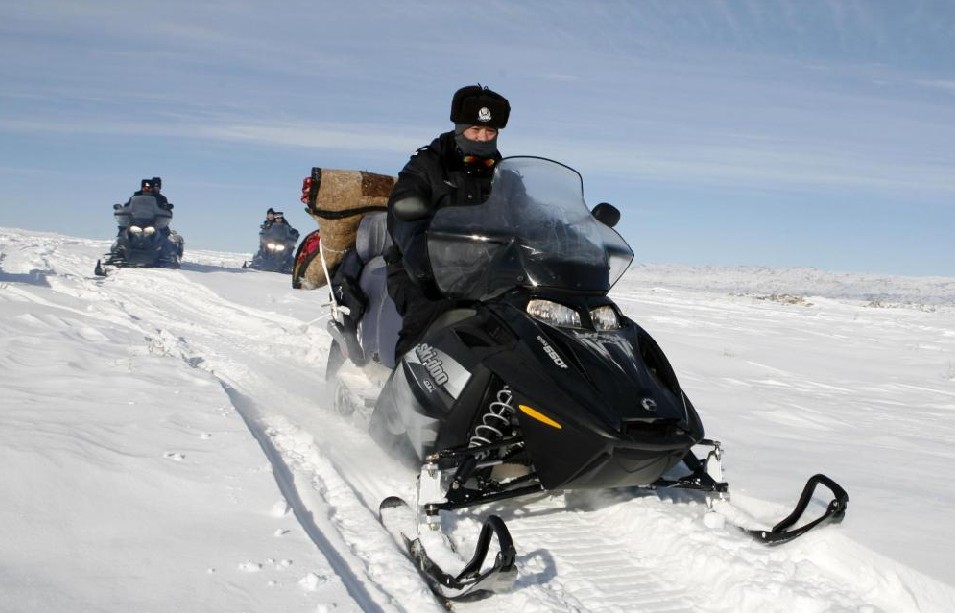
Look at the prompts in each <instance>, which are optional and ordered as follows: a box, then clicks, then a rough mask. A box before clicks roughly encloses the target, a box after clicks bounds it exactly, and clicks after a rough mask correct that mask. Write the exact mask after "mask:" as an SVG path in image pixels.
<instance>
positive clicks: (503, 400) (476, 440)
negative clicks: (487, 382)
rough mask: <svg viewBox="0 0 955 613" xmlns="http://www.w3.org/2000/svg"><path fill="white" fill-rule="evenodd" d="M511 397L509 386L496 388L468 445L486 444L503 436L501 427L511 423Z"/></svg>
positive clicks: (512, 409) (512, 410)
mask: <svg viewBox="0 0 955 613" xmlns="http://www.w3.org/2000/svg"><path fill="white" fill-rule="evenodd" d="M513 398H514V396H513V394H512V393H511V388H509V387H507V386H506V385H505V386H504V387H502V388H501V389H499V390H498V392H497V398H496V399H495V400H493V401H492V402H491V404H489V405H488V407H487V411H485V412H484V415H482V416H481V423H479V424H478V425H477V426H475V428H474V433H473V434H471V438H470V439H469V440H468V447H478V446H480V445H487V444H490V443H492V442H494V441H495V440H497V439H501V438H504V432H503V429H504V428H506V427H508V426H509V425H510V424H511V414H512V413H513V412H514V408H513V407H512V406H511V401H512V400H513Z"/></svg>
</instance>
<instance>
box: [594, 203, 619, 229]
mask: <svg viewBox="0 0 955 613" xmlns="http://www.w3.org/2000/svg"><path fill="white" fill-rule="evenodd" d="M590 214H591V215H593V217H594V219H596V220H597V221H599V222H600V223H602V224H604V225H605V226H609V227H611V228H612V227H614V226H615V225H617V222H618V221H620V210H619V209H618V208H617V207H615V206H614V205H612V204H610V203H609V202H601V203H600V204H598V205H597V206H595V207H594V208H593V210H591V211H590Z"/></svg>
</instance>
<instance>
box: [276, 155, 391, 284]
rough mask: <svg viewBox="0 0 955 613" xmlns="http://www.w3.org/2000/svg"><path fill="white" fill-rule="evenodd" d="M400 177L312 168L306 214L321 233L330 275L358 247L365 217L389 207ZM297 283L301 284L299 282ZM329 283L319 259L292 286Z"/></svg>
mask: <svg viewBox="0 0 955 613" xmlns="http://www.w3.org/2000/svg"><path fill="white" fill-rule="evenodd" d="M396 179H397V177H393V176H391V175H383V174H378V173H374V172H365V171H363V170H335V169H331V168H319V167H314V168H312V174H311V177H310V178H308V179H306V180H305V184H304V185H303V186H302V200H303V201H304V202H305V204H306V205H308V208H307V209H305V211H306V212H307V213H308V214H309V215H310V216H311V217H312V219H314V220H315V222H316V223H317V224H318V227H319V230H320V232H321V243H320V249H321V253H322V257H324V258H325V264H326V265H327V266H328V270H329V273H332V274H333V273H334V272H335V269H336V268H337V267H338V264H339V263H341V260H342V257H343V256H344V254H345V250H346V249H348V248H349V247H350V246H352V245H354V244H355V235H356V234H357V232H358V224H360V223H361V219H362V217H364V216H365V215H366V214H367V213H371V212H372V211H384V210H387V208H388V196H390V195H391V188H392V187H394V185H395V180H396ZM296 280H298V283H296ZM325 284H326V280H325V272H324V271H323V270H322V263H321V259H320V258H314V259H313V260H311V261H310V262H308V264H307V266H306V267H305V269H304V270H301V271H300V272H298V273H297V274H295V275H293V286H294V285H300V286H301V287H302V288H304V289H317V288H319V287H322V286H324V285H325Z"/></svg>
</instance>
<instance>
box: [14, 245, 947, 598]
mask: <svg viewBox="0 0 955 613" xmlns="http://www.w3.org/2000/svg"><path fill="white" fill-rule="evenodd" d="M107 247H108V241H93V240H86V239H77V238H71V237H67V236H62V235H56V234H46V233H39V232H33V231H26V230H19V229H12V228H0V361H2V362H0V389H2V392H3V393H2V395H0V466H2V470H0V491H2V492H3V502H2V503H0V543H2V548H0V611H4V612H6V611H11V612H12V611H16V612H27V611H30V612H32V611H43V612H59V611H63V612H66V611H70V612H74V611H97V612H124V613H125V612H129V611H190V612H206V611H208V612H220V611H270V612H274V611H307V612H330V611H336V612H338V611H375V612H379V611H381V612H384V611H415V612H418V611H443V610H445V609H444V606H443V604H442V603H440V602H438V601H437V600H436V599H435V598H434V597H433V596H432V595H431V593H430V591H429V590H427V588H426V587H425V586H424V584H423V582H422V581H421V580H420V578H419V577H418V575H417V573H416V571H415V569H414V568H413V566H412V565H411V564H410V563H409V562H408V561H407V559H406V558H405V557H404V556H403V555H402V554H401V553H400V552H399V550H398V549H397V548H396V547H395V545H394V543H393V541H392V540H391V538H390V537H389V535H388V534H387V533H386V532H385V531H384V530H383V529H382V528H381V527H380V524H379V523H378V521H377V520H376V511H377V505H378V502H379V501H380V500H381V499H382V498H384V497H385V496H387V495H389V494H398V495H402V496H406V497H410V496H411V495H412V491H413V489H412V488H413V481H414V477H415V475H414V474H413V473H412V472H409V471H408V470H407V469H406V468H402V467H400V466H398V465H396V464H395V463H394V462H392V461H390V460H389V459H388V458H387V456H385V455H384V454H383V452H381V451H380V450H379V449H378V448H377V447H376V446H375V445H374V444H373V443H372V442H371V441H370V440H369V438H368V437H367V435H366V434H365V433H364V432H363V431H361V430H360V429H359V428H357V427H356V426H355V425H354V424H353V423H350V422H347V421H345V420H343V419H342V418H340V417H339V416H337V415H336V414H335V413H334V412H333V411H332V410H331V387H330V386H329V385H326V383H325V382H324V381H323V371H324V364H325V361H326V357H327V353H328V348H329V337H328V336H327V334H326V333H325V332H324V326H325V322H326V318H327V313H326V312H325V311H324V310H323V308H322V306H321V304H322V302H323V301H324V293H323V292H321V291H318V292H307V291H296V290H292V289H291V286H290V282H289V277H288V276H285V275H279V274H275V273H267V272H261V271H253V270H246V269H242V268H241V264H242V262H243V261H244V260H245V259H247V258H248V257H249V254H235V253H217V252H210V251H190V250H189V246H188V242H187V244H186V257H185V262H184V264H183V267H182V269H181V270H122V271H118V272H116V273H115V274H112V275H110V276H109V277H107V278H105V279H100V278H97V277H94V276H93V275H92V270H93V266H94V263H95V261H96V259H97V257H99V256H100V255H101V254H102V253H103V252H104V251H105V250H106V248H107ZM953 287H955V279H944V278H931V279H929V278H926V279H919V278H899V277H885V276H879V277H867V276H864V275H851V274H842V273H832V272H826V271H819V270H797V271H787V270H774V269H721V268H701V267H697V268H687V267H671V266H635V267H634V268H633V269H632V270H631V271H630V272H628V273H627V275H626V276H625V277H624V278H623V280H622V281H621V283H620V284H618V286H617V287H616V288H615V290H614V292H613V296H614V297H615V299H616V300H617V301H618V303H619V304H620V305H621V307H622V309H623V310H624V311H625V312H626V313H628V314H629V315H630V316H632V317H633V318H634V319H636V320H637V321H638V322H640V323H641V324H643V325H644V326H645V327H646V328H647V329H648V330H649V331H650V332H651V334H653V335H654V336H655V337H656V338H657V340H658V341H659V342H660V344H661V346H662V347H663V349H664V350H665V351H666V352H667V354H668V355H669V357H670V360H671V361H672V362H673V364H674V367H675V368H676V370H677V373H678V375H679V376H680V378H681V381H682V383H683V384H684V386H685V387H686V388H687V390H688V392H689V394H690V396H691V398H693V400H694V403H695V404H696V405H697V407H698V408H699V409H700V411H701V414H702V417H703V419H704V423H705V424H706V427H707V434H708V435H709V436H711V437H712V438H716V439H719V440H721V441H722V442H723V445H724V447H725V449H726V458H725V463H724V465H725V468H726V472H727V479H728V480H729V482H730V484H731V491H732V505H733V508H734V509H736V510H737V511H738V512H739V513H740V514H742V515H745V516H749V517H750V518H752V519H753V521H756V522H758V523H759V524H761V525H765V526H769V525H772V524H773V523H775V521H777V520H778V519H780V518H782V517H783V516H784V515H785V514H786V513H787V512H788V511H789V509H790V508H791V507H792V505H793V504H794V503H795V500H796V498H797V496H798V493H799V489H800V488H801V486H802V484H803V483H804V482H805V480H806V479H807V478H808V477H809V476H811V475H812V474H815V473H817V472H823V473H826V474H827V475H829V476H830V477H832V478H833V479H835V480H836V481H838V482H840V483H841V484H842V485H843V486H845V488H846V489H847V490H848V491H849V494H850V497H851V500H850V503H849V510H848V513H847V517H846V520H845V521H844V522H843V523H841V524H838V525H832V526H827V527H825V528H823V529H821V530H819V531H817V532H815V533H811V534H809V535H806V536H804V537H803V538H801V539H798V540H796V541H794V542H792V543H789V544H785V545H782V546H778V547H766V546H763V545H759V544H757V543H755V542H753V541H751V540H750V539H749V538H747V537H746V536H745V535H743V534H742V533H741V532H739V531H737V530H735V529H733V528H731V527H728V526H723V525H721V522H719V521H716V522H714V521H710V520H711V519H712V516H707V515H706V506H705V505H704V504H703V503H702V502H701V501H700V500H699V499H697V498H694V497H692V496H688V495H678V494H659V495H657V494H647V493H638V492H632V491H615V492H609V491H607V492H584V493H581V492H571V493H566V494H553V495H548V496H544V497H540V498H538V499H534V500H531V501H526V503H525V504H518V503H516V502H515V501H511V502H508V503H506V504H500V505H497V506H495V507H494V508H493V512H495V513H498V514H499V515H501V516H502V517H503V518H504V519H505V520H506V521H507V522H508V524H509V526H510V527H511V529H512V532H513V534H514V538H515V542H516V544H517V548H518V564H519V569H520V575H519V578H518V580H517V583H516V586H515V589H514V591H513V592H511V593H509V594H502V595H497V596H494V597H492V598H490V599H486V600H478V601H474V602H466V603H455V604H454V605H453V608H454V610H457V611H463V612H469V613H470V612H481V611H496V612H497V611H501V610H505V611H518V610H519V611H523V612H525V613H535V612H544V611H547V612H551V611H568V612H570V611H574V612H581V611H601V612H603V611H647V612H655V611H667V612H673V611H705V612H739V611H754V612H755V611H759V612H766V611H778V612H784V611H785V612H787V613H791V612H805V613H816V612H855V613H875V612H880V611H882V612H892V613H895V612H908V611H938V612H942V611H953V610H955V566H953V565H952V564H951V563H950V559H951V553H950V551H951V549H952V545H953V542H955V527H953V525H952V522H951V516H952V509H953V508H955V461H953V460H955V447H953V445H955V419H953V417H955V297H953V296H955V290H953ZM487 512H489V509H478V510H476V511H475V512H474V513H472V514H471V515H468V514H464V513H458V514H455V515H453V516H449V517H447V518H445V519H446V521H445V525H446V528H447V529H448V531H449V533H450V536H451V538H452V540H453V541H454V542H455V543H456V544H458V545H459V547H460V550H461V551H462V552H464V554H469V553H470V548H472V547H473V544H474V540H475V537H476V535H477V529H478V526H479V519H480V518H481V517H483V515H484V514H486V513H487ZM705 518H707V519H705Z"/></svg>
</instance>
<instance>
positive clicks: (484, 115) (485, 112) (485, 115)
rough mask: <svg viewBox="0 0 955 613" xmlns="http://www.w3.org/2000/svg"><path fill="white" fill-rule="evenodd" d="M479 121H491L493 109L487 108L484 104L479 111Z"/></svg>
mask: <svg viewBox="0 0 955 613" xmlns="http://www.w3.org/2000/svg"><path fill="white" fill-rule="evenodd" d="M478 121H480V122H484V123H486V122H488V121H491V109H489V108H487V107H486V106H482V107H481V109H480V110H479V111H478Z"/></svg>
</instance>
